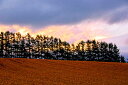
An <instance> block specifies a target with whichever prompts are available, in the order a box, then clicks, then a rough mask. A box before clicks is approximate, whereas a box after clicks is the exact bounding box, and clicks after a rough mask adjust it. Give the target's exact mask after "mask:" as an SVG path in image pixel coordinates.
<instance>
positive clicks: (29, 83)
mask: <svg viewBox="0 0 128 85" xmlns="http://www.w3.org/2000/svg"><path fill="white" fill-rule="evenodd" d="M0 85H128V63H112V62H94V61H66V60H65V61H64V60H41V59H17V58H15V59H9V58H1V59H0Z"/></svg>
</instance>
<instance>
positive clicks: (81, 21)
mask: <svg viewBox="0 0 128 85" xmlns="http://www.w3.org/2000/svg"><path fill="white" fill-rule="evenodd" d="M7 30H9V31H15V32H21V33H22V34H25V33H27V32H29V33H33V35H34V34H43V35H50V36H55V37H58V38H61V39H62V40H66V41H68V42H70V43H77V42H78V41H80V40H87V39H96V40H102V41H107V42H113V43H116V44H117V45H118V46H119V48H120V49H121V53H122V54H123V55H127V54H128V0H0V31H7Z"/></svg>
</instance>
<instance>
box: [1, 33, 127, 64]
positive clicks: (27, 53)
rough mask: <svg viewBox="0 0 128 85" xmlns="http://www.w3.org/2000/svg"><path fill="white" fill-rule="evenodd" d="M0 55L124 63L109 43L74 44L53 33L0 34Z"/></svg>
mask: <svg viewBox="0 0 128 85" xmlns="http://www.w3.org/2000/svg"><path fill="white" fill-rule="evenodd" d="M0 57H1V58H36V59H58V60H60V59H61V60H82V61H85V60H86V61H106V62H125V59H124V57H123V56H121V55H120V52H119V49H118V47H117V46H116V45H115V44H113V43H106V42H98V41H96V40H87V41H86V42H85V41H80V42H79V43H78V44H76V45H74V44H69V43H68V42H66V41H61V39H59V38H54V37H53V36H51V37H48V36H42V35H37V36H36V37H32V36H31V35H30V34H29V33H28V34H27V35H26V36H22V35H21V34H20V33H12V32H9V31H7V32H1V33H0Z"/></svg>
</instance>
